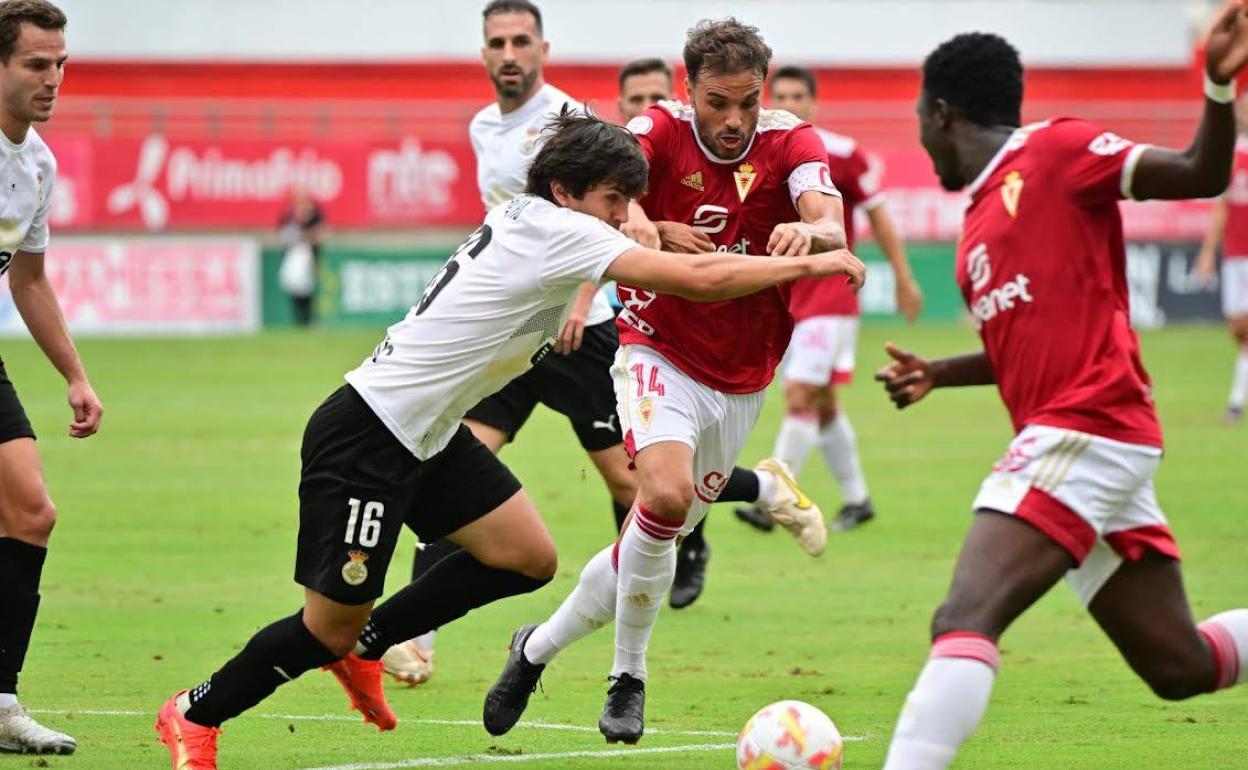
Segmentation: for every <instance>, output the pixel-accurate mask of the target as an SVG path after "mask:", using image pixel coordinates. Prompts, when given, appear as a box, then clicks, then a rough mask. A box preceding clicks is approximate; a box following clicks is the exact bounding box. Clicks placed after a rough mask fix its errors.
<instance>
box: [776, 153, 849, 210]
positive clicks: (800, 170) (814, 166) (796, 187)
mask: <svg viewBox="0 0 1248 770" xmlns="http://www.w3.org/2000/svg"><path fill="white" fill-rule="evenodd" d="M812 190H813V191H814V192H821V193H823V194H824V195H831V196H834V197H836V198H840V197H841V191H840V190H838V189H836V185H834V184H832V172H831V171H830V170H829V169H828V164H827V163H826V162H824V161H815V160H812V161H808V162H806V163H803V164H802V165H800V166H798V167H797V168H795V169H793V173H791V174H789V200H790V201H791V202H792V203H793V207H794V208H797V199H798V198H800V197H802V193H806V192H811V191H812Z"/></svg>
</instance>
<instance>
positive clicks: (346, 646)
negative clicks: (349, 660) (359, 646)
mask: <svg viewBox="0 0 1248 770" xmlns="http://www.w3.org/2000/svg"><path fill="white" fill-rule="evenodd" d="M304 622H305V623H306V622H307V621H306V619H305V621H304ZM308 630H309V631H311V632H312V635H313V636H315V637H316V640H317V641H318V642H320V643H321V644H322V645H324V646H325V649H327V650H329V651H330V652H332V653H333V654H334V655H336V656H338V657H339V658H345V657H347V655H349V654H351V652H352V651H353V650H354V649H355V644H356V642H357V641H359V638H360V632H361V631H363V630H364V628H363V626H361V625H358V624H356V623H342V622H338V623H333V622H323V623H313V624H310V625H308Z"/></svg>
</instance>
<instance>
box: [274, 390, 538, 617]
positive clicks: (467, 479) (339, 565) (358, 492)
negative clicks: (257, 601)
mask: <svg viewBox="0 0 1248 770" xmlns="http://www.w3.org/2000/svg"><path fill="white" fill-rule="evenodd" d="M302 459H303V470H302V472H301V474H300V478H299V549H298V554H297V556H296V558H295V582H297V583H299V584H300V585H303V586H305V587H307V588H311V589H312V590H314V591H316V592H318V593H321V594H324V595H325V596H328V597H329V598H330V599H333V600H334V601H336V602H341V603H343V604H364V603H366V602H370V601H372V600H374V599H376V598H377V597H379V596H381V594H382V591H383V589H384V587H385V579H386V569H387V567H389V565H390V557H391V555H393V553H394V546H395V545H396V544H397V542H398V539H399V532H400V530H401V529H402V527H403V525H404V524H407V526H408V527H410V528H411V529H412V530H414V531H415V532H416V534H417V535H419V536H420V539H421V541H422V542H426V543H431V542H433V541H435V540H438V539H440V538H443V537H445V536H446V535H448V534H450V533H452V532H454V531H455V530H457V529H459V528H460V527H463V526H464V525H465V524H469V523H471V522H473V521H476V520H477V519H479V518H481V517H482V516H484V515H486V514H487V513H489V512H490V511H492V510H494V509H495V508H497V507H498V506H500V505H502V504H503V503H504V502H506V501H507V500H508V499H509V498H510V497H511V496H512V495H514V494H515V493H516V492H518V491H520V482H519V481H517V480H516V477H515V476H513V475H512V473H511V471H509V470H508V469H507V466H505V465H503V463H502V462H501V461H500V460H499V459H498V458H497V457H495V456H494V454H493V453H492V452H490V450H489V449H487V448H486V447H485V445H484V444H482V443H481V442H480V441H477V439H476V438H474V437H473V435H472V433H471V432H470V431H469V430H468V429H467V428H466V427H464V426H462V425H461V426H460V428H459V431H458V432H457V433H456V434H455V436H454V437H453V438H452V439H451V442H450V444H448V445H447V447H446V448H445V449H443V450H442V451H441V452H439V453H438V454H436V455H434V456H433V457H430V458H429V459H428V460H424V461H421V460H418V459H416V457H415V456H414V455H413V454H412V453H411V452H410V451H408V449H407V447H405V446H403V445H402V444H401V443H399V440H398V439H397V438H395V437H394V434H392V433H391V432H390V431H389V429H387V428H386V426H385V425H384V424H383V423H382V422H381V420H379V419H378V418H377V415H376V414H374V413H373V410H372V409H370V408H369V406H368V404H366V403H365V402H364V399H363V398H361V397H360V395H359V393H357V392H356V391H355V389H354V388H352V387H351V386H350V385H343V386H342V387H341V388H339V389H338V390H337V391H335V392H334V393H333V394H332V395H331V396H330V397H329V398H327V399H325V402H324V403H322V404H321V405H320V406H319V407H318V408H317V410H316V411H315V412H314V413H313V414H312V417H311V419H309V420H308V427H307V429H306V430H305V431H304V434H303V450H302Z"/></svg>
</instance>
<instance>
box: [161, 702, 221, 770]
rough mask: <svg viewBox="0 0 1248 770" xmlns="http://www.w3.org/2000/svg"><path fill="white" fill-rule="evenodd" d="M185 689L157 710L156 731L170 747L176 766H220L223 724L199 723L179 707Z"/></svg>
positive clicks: (200, 769) (177, 769)
mask: <svg viewBox="0 0 1248 770" xmlns="http://www.w3.org/2000/svg"><path fill="white" fill-rule="evenodd" d="M184 692H186V690H182V691H181V692H177V693H174V695H173V697H172V698H170V699H169V700H167V701H165V705H163V706H161V707H160V712H159V713H157V714H156V725H155V727H156V732H157V733H158V734H159V735H160V742H161V743H163V744H165V746H167V747H169V756H170V758H171V759H172V760H173V770H217V736H218V735H220V734H221V728H220V727H204V726H202V725H197V724H195V723H194V722H192V721H190V720H188V719H187V718H186V717H184V716H182V712H180V711H178V705H177V700H178V696H180V695H182V693H184Z"/></svg>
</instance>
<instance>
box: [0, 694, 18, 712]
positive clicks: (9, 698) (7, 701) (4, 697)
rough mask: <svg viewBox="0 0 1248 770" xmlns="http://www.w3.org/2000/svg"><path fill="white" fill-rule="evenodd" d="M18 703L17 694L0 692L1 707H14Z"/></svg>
mask: <svg viewBox="0 0 1248 770" xmlns="http://www.w3.org/2000/svg"><path fill="white" fill-rule="evenodd" d="M16 705H17V696H16V695H14V694H13V693H11V692H0V709H7V708H12V707H13V706H16Z"/></svg>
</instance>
